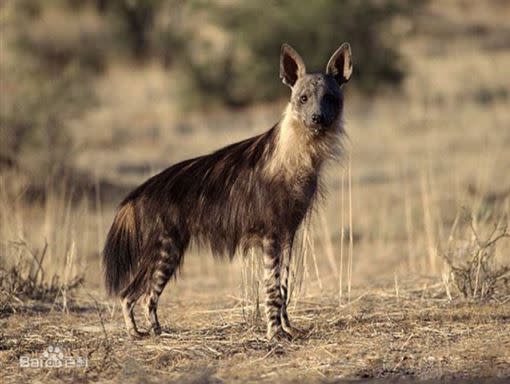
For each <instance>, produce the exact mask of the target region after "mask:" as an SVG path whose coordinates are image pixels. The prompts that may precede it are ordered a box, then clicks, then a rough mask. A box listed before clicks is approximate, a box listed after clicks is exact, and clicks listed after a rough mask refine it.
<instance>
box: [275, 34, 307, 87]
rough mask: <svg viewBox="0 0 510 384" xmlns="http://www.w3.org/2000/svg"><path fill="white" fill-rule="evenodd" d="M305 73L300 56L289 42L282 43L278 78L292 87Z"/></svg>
mask: <svg viewBox="0 0 510 384" xmlns="http://www.w3.org/2000/svg"><path fill="white" fill-rule="evenodd" d="M305 73H306V69H305V63H304V62H303V59H302V58H301V56H299V54H298V53H297V52H296V51H295V50H294V48H292V47H291V46H290V45H289V44H287V43H283V44H282V51H281V54H280V78H281V79H282V81H283V83H284V84H287V85H288V86H289V87H291V88H292V87H293V86H294V84H296V81H297V80H298V79H299V78H300V77H301V76H303V75H304V74H305Z"/></svg>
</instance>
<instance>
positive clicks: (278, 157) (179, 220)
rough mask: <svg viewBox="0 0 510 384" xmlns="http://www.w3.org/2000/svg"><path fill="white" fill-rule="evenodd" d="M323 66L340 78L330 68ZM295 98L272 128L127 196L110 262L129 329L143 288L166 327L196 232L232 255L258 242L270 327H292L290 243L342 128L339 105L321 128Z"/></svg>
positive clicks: (108, 272) (113, 288)
mask: <svg viewBox="0 0 510 384" xmlns="http://www.w3.org/2000/svg"><path fill="white" fill-rule="evenodd" d="M321 76H322V78H325V79H326V80H328V81H329V83H334V84H336V82H334V80H331V79H333V77H327V76H329V75H321ZM311 83H313V84H315V86H317V85H316V84H318V83H320V82H316V81H314V82H311ZM322 83H327V82H326V81H323V82H322ZM339 89H340V88H338V90H339ZM338 90H336V89H335V91H336V92H337V93H338V92H339V91H338ZM319 91H320V92H319ZM319 91H317V92H319V93H318V94H320V95H323V94H324V93H327V92H328V90H327V89H320V90H319ZM321 97H322V96H321ZM319 104H320V103H319ZM319 104H318V105H319ZM323 105H324V103H323ZM289 108H290V110H288V111H287V112H286V115H285V117H284V119H283V120H282V122H280V123H278V124H276V125H275V126H274V127H273V128H271V129H270V130H269V131H267V132H265V133H263V134H261V135H258V136H255V137H252V138H250V139H247V140H244V141H241V142H239V143H236V144H232V145H230V146H227V147H225V148H222V149H220V150H218V151H216V152H214V153H211V154H209V155H205V156H201V157H197V158H194V159H191V160H186V161H183V162H181V163H178V164H175V165H173V166H171V167H170V168H168V169H166V170H164V171H163V172H161V173H159V174H157V175H156V176H153V177H152V178H150V179H149V180H147V181H146V182H145V183H144V184H142V185H141V186H139V187H138V188H136V189H135V190H134V191H132V192H131V193H130V194H129V195H128V196H127V197H126V198H125V199H124V201H123V202H122V203H121V205H120V208H119V211H118V213H117V215H116V217H115V219H114V222H113V224H112V227H111V229H110V232H109V233H108V237H107V239H106V245H105V248H104V267H105V281H106V287H107V290H108V292H109V293H110V294H112V295H118V296H120V297H121V299H122V300H123V311H124V315H125V317H126V325H127V327H128V331H129V332H130V334H132V335H139V334H140V333H139V332H138V331H137V329H136V325H135V323H134V317H133V307H134V305H135V303H136V301H137V300H138V299H139V298H140V297H141V296H142V295H144V296H145V297H146V300H147V317H148V318H149V320H150V322H151V325H152V328H153V329H154V331H155V332H156V333H159V332H160V331H161V330H160V326H159V322H158V320H157V316H156V307H157V301H158V298H159V295H160V294H161V292H162V290H163V289H164V287H165V284H166V282H167V281H168V279H170V278H171V277H172V276H174V275H175V272H176V270H177V269H178V268H179V266H180V265H181V263H182V258H183V255H184V252H185V251H186V249H187V248H188V246H189V244H190V242H191V241H194V242H196V243H198V244H199V245H205V246H209V247H210V249H211V251H212V253H213V254H214V255H216V256H221V255H229V256H230V258H232V257H233V256H234V255H235V254H236V253H238V252H240V253H245V252H246V250H248V249H249V248H252V247H260V248H261V249H262V250H263V252H264V263H265V266H266V293H267V297H268V302H267V304H266V306H267V307H268V318H269V322H270V324H271V327H270V328H271V329H268V333H269V334H270V336H271V337H272V336H274V334H275V333H278V332H280V331H281V328H282V324H281V323H282V321H284V322H285V323H286V325H287V328H288V327H290V324H289V322H288V316H287V311H286V301H287V279H288V263H289V262H290V255H291V251H292V244H293V241H294V237H295V234H296V231H297V230H298V228H299V226H300V225H301V223H302V222H303V219H304V218H305V216H306V215H307V214H308V213H309V212H310V209H311V207H312V205H313V202H314V201H315V199H316V198H317V196H318V192H319V174H320V170H321V168H322V164H323V163H324V161H325V160H327V158H328V157H330V155H331V154H332V153H334V152H335V148H336V147H337V145H338V139H339V138H340V136H341V135H342V133H343V130H342V126H341V110H342V109H341V106H338V107H337V106H335V109H334V110H331V106H328V108H330V109H329V110H328V111H331V116H332V118H331V119H330V120H331V121H329V122H328V125H327V126H326V125H323V126H321V129H317V125H316V124H315V125H314V126H313V129H308V128H307V127H306V126H305V125H303V123H302V121H301V120H300V119H298V118H297V117H296V116H298V115H297V114H296V113H294V112H293V110H292V108H291V107H289ZM317 108H320V106H319V107H317ZM323 109H325V107H323ZM312 112H314V113H315V112H316V111H312ZM319 112H321V111H320V110H319ZM333 120H334V121H333ZM284 255H287V256H286V258H285V257H284ZM283 260H287V261H286V264H284V265H282V263H284V262H283ZM280 270H281V274H282V275H284V278H283V281H282V279H281V276H280ZM284 325H285V324H284Z"/></svg>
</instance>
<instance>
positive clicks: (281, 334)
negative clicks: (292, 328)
mask: <svg viewBox="0 0 510 384" xmlns="http://www.w3.org/2000/svg"><path fill="white" fill-rule="evenodd" d="M267 338H268V340H269V341H291V340H292V338H293V337H292V335H291V334H290V333H289V332H287V331H285V330H284V329H283V328H282V327H278V328H274V329H271V330H269V331H268V333H267Z"/></svg>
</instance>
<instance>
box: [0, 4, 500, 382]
mask: <svg viewBox="0 0 510 384" xmlns="http://www.w3.org/2000/svg"><path fill="white" fill-rule="evenodd" d="M466 4H467V5H466ZM487 4H489V5H487ZM508 15H510V4H509V3H508V2H505V1H499V2H498V1H490V2H487V3H485V2H463V1H452V2H439V1H437V2H430V3H429V4H428V5H427V6H426V7H425V9H423V10H421V11H420V14H419V15H416V17H414V18H412V22H409V21H402V22H400V23H399V22H396V23H395V25H394V29H395V33H404V32H405V38H403V39H399V40H398V44H399V45H400V50H401V52H402V53H403V55H404V59H405V65H406V69H407V71H408V75H407V77H406V79H405V81H404V84H403V86H402V89H401V90H399V91H396V90H391V89H388V90H383V91H381V92H380V93H378V94H377V95H376V96H374V97H367V96H364V95H362V94H359V93H357V92H356V91H354V90H352V89H350V88H349V85H347V88H346V102H345V126H346V131H347V133H348V136H349V138H348V140H346V141H345V154H344V156H343V159H342V161H341V162H340V163H333V164H330V165H329V166H328V168H327V170H326V172H325V174H324V177H325V184H326V185H327V187H328V194H327V198H326V200H325V202H324V204H323V205H322V206H321V207H320V208H319V209H318V210H317V212H316V213H315V215H314V217H313V218H312V219H311V220H310V223H309V225H308V226H306V228H305V229H304V230H302V231H301V233H300V236H299V241H298V243H299V244H298V247H297V250H296V252H295V255H294V258H293V260H294V263H293V266H292V284H291V299H292V301H291V304H290V316H291V318H292V319H293V320H294V322H295V324H296V326H298V327H299V328H301V329H302V330H303V334H302V335H301V336H300V337H299V338H297V339H295V340H293V341H291V342H268V341H267V340H266V339H265V328H264V304H263V303H264V299H263V294H262V290H261V289H260V281H261V278H262V271H261V263H260V255H258V254H252V255H249V256H247V257H245V258H240V257H239V258H236V259H235V260H234V261H232V262H228V261H226V260H223V261H222V260H214V259H213V258H212V257H211V256H210V255H209V252H207V250H204V249H191V250H190V252H188V254H187V255H186V256H185V260H184V265H183V268H182V270H181V272H180V273H179V276H178V278H177V279H175V280H172V281H171V282H170V283H169V284H168V286H167V288H166V289H165V291H164V293H163V295H162V298H161V303H160V307H159V317H160V321H161V322H162V326H163V328H164V333H163V335H162V336H160V337H150V338H148V339H143V340H137V341H132V340H130V339H129V338H128V337H127V335H126V333H125V330H124V322H123V319H122V313H121V311H120V307H119V303H117V302H116V301H115V300H113V299H111V298H109V297H107V295H106V293H105V291H104V288H103V284H102V277H101V266H100V252H101V249H102V246H103V244H104V238H105V235H106V231H107V230H108V228H109V225H110V223H111V221H112V218H113V215H114V212H115V207H116V205H117V204H118V203H119V202H120V201H121V199H122V197H123V196H124V194H125V193H126V192H127V191H129V189H130V188H132V187H133V186H134V185H136V184H137V183H140V182H142V181H143V180H144V179H145V178H147V177H148V176H150V175H152V174H154V173H155V172H157V171H159V170H161V169H163V168H164V167H165V166H168V165H169V164H172V163H174V162H176V161H179V160H181V159H184V158H187V157H192V156H197V155H200V154H203V153H207V152H210V151H212V150H214V149H216V148H219V147H221V146H224V145H226V144H229V143H232V142H234V141H236V140H240V139H242V138H246V137H249V136H251V135H254V134H256V133H258V132H262V131H263V130H265V129H268V128H269V127H270V126H271V125H272V124H273V123H274V122H276V121H277V120H278V119H279V117H280V114H281V111H282V110H283V108H284V106H285V100H282V101H281V102H278V103H275V104H270V105H267V104H266V105H257V106H253V107H250V108H245V109H241V110H236V111H234V112H232V111H223V110H219V111H218V110H214V111H207V112H203V113H202V112H196V113H191V114H190V112H189V111H188V112H186V113H184V112H182V111H181V110H179V109H178V108H175V107H174V105H175V102H174V101H175V98H177V97H179V95H178V94H177V93H174V92H173V91H172V89H173V88H172V84H173V82H174V81H175V76H176V75H175V74H174V73H173V72H172V71H167V70H165V69H164V68H162V67H161V66H160V65H159V64H157V63H154V65H151V64H149V65H147V66H146V67H144V69H143V70H140V69H139V68H138V67H136V66H129V65H123V64H122V63H119V64H118V65H112V66H110V67H109V68H108V70H107V72H106V73H105V74H103V75H102V76H100V77H98V78H97V79H96V80H95V81H94V84H93V87H94V92H95V94H96V95H97V98H98V100H99V102H98V103H97V105H96V106H94V107H93V108H91V109H89V110H87V113H86V114H85V115H84V116H81V117H80V118H79V119H77V120H76V121H73V123H72V128H73V134H74V136H75V140H76V142H77V143H78V144H77V151H78V154H77V155H76V159H75V162H76V164H75V165H76V168H77V169H79V170H81V171H82V172H83V173H84V174H89V175H93V177H94V183H93V184H94V187H93V188H91V189H90V191H89V192H90V193H89V192H87V193H86V194H82V195H83V196H82V195H80V196H81V197H80V198H75V196H77V195H79V194H80V192H81V188H85V187H82V186H81V185H80V184H79V183H76V184H75V185H70V186H67V187H66V188H60V189H55V191H47V194H46V195H47V198H46V199H45V200H44V201H38V200H37V199H35V201H31V202H30V201H28V200H30V199H26V198H24V197H23V196H24V195H26V194H27V193H29V192H30V190H29V188H28V187H27V185H28V184H29V183H28V179H27V176H26V175H23V174H22V173H20V171H19V170H8V171H6V170H4V171H2V173H0V242H1V251H2V255H1V256H2V257H6V258H5V260H7V261H9V262H10V264H9V263H7V264H3V265H2V270H1V272H0V288H1V291H0V369H1V372H2V379H1V381H2V382H32V381H33V382H41V383H47V382H69V383H75V382H76V383H86V382H96V381H99V382H112V383H117V382H118V383H120V382H127V383H130V382H133V383H134V382H143V383H164V382H165V383H166V382H184V383H221V382H239V383H241V382H255V381H262V382H324V383H336V382H338V383H346V382H358V381H360V382H365V381H367V382H374V383H387V382H388V383H389V382H396V381H398V382H403V383H406V382H413V381H417V380H423V381H426V382H430V383H436V382H459V383H460V382H473V383H475V382H476V383H478V382H488V383H503V382H509V381H510V267H509V266H510V239H509V238H507V237H508V235H509V233H510V228H508V229H507V226H509V224H510V150H509V148H510V29H509V25H508ZM45 22H46V23H48V25H45V24H44V23H45ZM39 23H41V25H40V26H39V27H40V28H50V27H51V28H59V25H58V24H54V23H51V18H50V21H45V19H44V18H43V19H42V20H41V21H39ZM409 29H412V30H413V32H412V33H408V32H406V31H408V30H409ZM353 54H354V57H356V52H355V51H354V52H353ZM275 81H278V68H277V67H275ZM352 82H353V83H354V82H356V78H353V79H352ZM282 86H283V85H282ZM5 260H4V261H5ZM55 276H58V278H57V277H55ZM137 317H138V318H139V321H140V322H141V324H143V325H145V323H144V319H143V316H142V314H141V311H138V313H137ZM57 348H58V349H57ZM51 358H55V359H56V361H57V363H59V362H60V363H62V362H66V364H67V362H70V363H69V364H74V365H69V366H67V367H62V368H51V367H41V366H38V365H37V364H44V363H45V362H47V361H48V359H51ZM4 380H5V381H4Z"/></svg>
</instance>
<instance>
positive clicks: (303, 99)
mask: <svg viewBox="0 0 510 384" xmlns="http://www.w3.org/2000/svg"><path fill="white" fill-rule="evenodd" d="M299 101H300V102H301V104H304V103H306V102H307V101H308V96H306V95H301V97H300V98H299Z"/></svg>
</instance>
